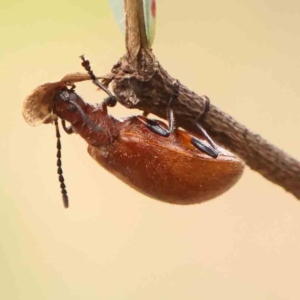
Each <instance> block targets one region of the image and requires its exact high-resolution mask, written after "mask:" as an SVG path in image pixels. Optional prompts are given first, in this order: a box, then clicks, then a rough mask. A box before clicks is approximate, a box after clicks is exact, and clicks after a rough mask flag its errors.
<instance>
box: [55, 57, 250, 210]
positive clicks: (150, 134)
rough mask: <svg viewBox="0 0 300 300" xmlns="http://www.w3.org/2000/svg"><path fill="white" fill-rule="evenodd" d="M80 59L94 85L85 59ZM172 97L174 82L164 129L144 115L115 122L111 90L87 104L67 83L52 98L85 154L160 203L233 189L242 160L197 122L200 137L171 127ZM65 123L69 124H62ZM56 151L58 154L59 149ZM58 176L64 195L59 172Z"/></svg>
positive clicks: (195, 199) (187, 200)
mask: <svg viewBox="0 0 300 300" xmlns="http://www.w3.org/2000/svg"><path fill="white" fill-rule="evenodd" d="M82 59H83V66H84V67H85V68H86V69H87V70H88V72H89V74H90V75H91V76H92V79H93V80H94V83H95V84H96V85H98V86H99V84H100V83H99V82H98V81H97V79H96V77H95V76H94V74H93V72H92V71H91V69H90V66H89V62H88V61H87V60H85V59H84V58H83V57H82ZM100 87H101V88H102V86H100ZM175 87H176V85H175ZM108 93H109V92H108ZM177 95H178V85H177V89H176V88H175V92H174V96H173V97H172V99H171V101H170V105H169V108H168V120H169V127H168V126H166V124H164V123H163V122H160V121H157V120H150V119H147V118H146V117H144V116H132V117H129V118H126V119H122V120H117V119H115V118H113V117H112V116H110V115H108V112H107V106H114V105H115V104H116V99H115V97H114V96H112V95H111V94H110V93H109V98H107V99H106V100H105V101H104V102H103V103H102V104H100V105H91V104H89V103H86V102H84V101H83V99H82V98H81V97H80V96H78V94H76V93H75V90H74V88H70V89H69V88H67V87H65V88H62V89H61V90H60V91H59V92H58V93H57V94H56V96H55V97H54V101H53V113H54V114H55V115H56V116H57V117H59V118H60V119H61V120H62V124H63V128H64V129H65V131H66V132H67V133H73V132H74V133H78V134H79V135H81V137H82V138H83V139H85V140H86V142H87V143H88V153H89V154H90V155H91V156H92V157H93V158H94V159H95V160H96V161H97V162H98V163H99V164H100V165H101V166H103V167H104V168H105V169H106V170H108V171H109V172H111V173H113V174H114V175H115V176H116V177H118V178H119V179H121V180H122V181H124V182H125V183H127V184H128V185H129V186H131V187H132V188H134V189H136V190H137V191H139V192H141V193H143V194H145V195H147V196H149V197H151V198H155V199H158V200H161V201H164V202H169V203H176V204H193V203H200V202H203V201H206V200H209V199H211V198H214V197H216V196H218V195H220V194H222V193H224V192H225V191H227V190H228V189H229V188H230V187H232V186H233V185H234V184H235V183H236V182H237V181H238V179H239V178H240V177H241V175H242V173H243V169H244V164H243V162H242V161H241V160H240V159H239V158H237V157H236V156H235V155H234V154H232V153H231V152H229V151H227V150H225V149H224V148H222V147H220V146H217V145H215V144H214V143H213V142H212V140H211V139H210V138H209V136H208V135H207V134H206V133H205V131H204V130H203V128H202V127H201V126H200V125H199V126H198V127H199V128H200V129H201V131H202V134H203V137H202V136H195V135H193V134H191V133H189V132H187V131H183V130H180V129H176V128H175V126H174V117H173V113H172V109H171V103H172V101H173V100H174V98H176V97H177ZM205 112H206V111H205ZM201 116H203V114H202V115H201ZM199 119H201V118H199ZM65 121H67V122H69V123H70V124H71V126H70V127H66V125H65ZM198 121H199V120H198ZM205 139H206V140H208V142H209V144H210V145H208V144H207V143H206V142H205ZM59 146H60V144H59ZM58 151H59V156H60V148H59V150H58ZM60 169H61V168H60V166H59V170H60ZM59 174H60V176H61V175H62V174H61V173H60V172H59ZM61 178H62V180H61ZM60 180H61V184H62V192H63V195H64V197H67V196H66V192H65V186H64V183H63V177H62V176H61V177H60ZM65 202H66V199H65ZM65 206H67V205H65Z"/></svg>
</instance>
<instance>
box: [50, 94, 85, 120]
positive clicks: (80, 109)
mask: <svg viewBox="0 0 300 300" xmlns="http://www.w3.org/2000/svg"><path fill="white" fill-rule="evenodd" d="M85 106H86V103H85V102H84V101H83V100H82V98H81V97H80V96H79V95H78V94H76V92H75V91H74V89H72V88H71V89H68V88H63V89H61V90H59V91H58V93H57V94H56V95H55V97H54V101H53V112H54V113H55V114H56V115H57V116H58V117H59V118H61V119H62V120H66V121H68V122H70V123H73V122H76V121H77V120H80V119H82V115H83V114H84V108H85Z"/></svg>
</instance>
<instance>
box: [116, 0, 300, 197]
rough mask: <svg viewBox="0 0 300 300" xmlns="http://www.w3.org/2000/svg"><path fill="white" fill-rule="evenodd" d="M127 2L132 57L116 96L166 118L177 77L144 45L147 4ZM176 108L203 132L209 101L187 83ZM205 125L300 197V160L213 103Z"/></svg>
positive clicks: (187, 124) (120, 71) (181, 119)
mask: <svg viewBox="0 0 300 300" xmlns="http://www.w3.org/2000/svg"><path fill="white" fill-rule="evenodd" d="M125 3H126V6H125V9H126V16H127V20H126V24H127V25H128V27H127V28H126V48H127V54H126V55H125V56H124V57H123V58H122V59H121V60H120V61H119V63H118V64H117V65H116V66H115V67H114V68H113V70H112V73H113V74H114V92H115V94H116V96H117V99H118V101H119V102H120V103H122V104H123V105H125V106H126V107H128V108H138V109H141V110H143V111H147V112H151V113H153V114H155V115H157V116H159V117H162V118H165V117H166V107H167V103H168V101H169V99H170V97H171V94H172V91H173V82H174V78H172V77H171V76H170V75H169V74H168V73H167V72H166V71H165V70H164V69H163V67H162V66H161V65H160V64H159V63H158V62H157V60H156V58H155V56H154V54H153V53H152V52H151V50H150V49H148V48H147V43H145V42H144V39H145V29H144V27H143V26H144V24H143V23H142V21H141V20H142V18H141V12H140V9H141V5H142V1H141V0H125ZM134 28H135V29H134ZM137 28H138V29H137ZM173 108H174V113H175V117H176V121H177V124H178V125H179V126H181V127H183V128H185V129H187V130H190V131H192V132H195V133H198V130H197V127H196V125H195V119H196V117H197V116H198V115H199V113H200V112H201V111H202V110H203V108H204V99H203V98H202V97H200V96H198V95H197V94H195V93H194V92H192V91H190V90H189V89H188V88H187V87H185V86H184V85H182V84H181V85H180V95H179V98H178V103H177V104H175V105H174V106H173ZM203 126H204V127H205V128H206V129H207V131H208V132H209V133H210V134H211V136H212V137H213V138H214V139H215V140H216V141H217V142H218V143H221V144H222V145H224V146H225V147H226V148H228V149H230V150H231V151H233V152H235V153H236V154H237V155H239V156H240V157H241V158H242V159H243V160H244V161H245V163H246V164H247V165H248V166H249V167H250V168H252V169H253V170H255V171H257V172H259V173H260V174H261V175H263V176H264V177H265V178H267V179H268V180H270V181H272V182H274V183H275V184H277V185H280V186H282V187H283V188H284V189H286V190H287V191H288V192H290V193H292V194H293V195H294V196H295V197H296V198H298V199H300V163H299V162H298V161H297V160H295V159H293V158H292V157H291V156H289V155H288V154H286V153H285V152H283V151H282V150H280V149H278V148H277V147H275V146H273V145H271V144H269V143H268V142H267V141H266V140H264V139H263V138H262V137H260V136H259V135H258V134H255V133H253V132H251V131H250V130H249V129H247V128H246V127H245V126H244V125H242V124H240V123H238V122H237V121H236V120H234V119H233V118H232V117H231V116H229V115H228V114H226V113H224V112H222V111H221V110H220V109H219V108H217V107H215V106H214V105H211V108H210V111H209V113H208V114H207V116H206V118H205V120H204V122H203Z"/></svg>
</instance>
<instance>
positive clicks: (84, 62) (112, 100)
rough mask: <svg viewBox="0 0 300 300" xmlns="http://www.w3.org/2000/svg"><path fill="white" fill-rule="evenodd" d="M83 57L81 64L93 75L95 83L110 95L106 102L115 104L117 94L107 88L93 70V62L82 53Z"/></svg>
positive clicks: (81, 56)
mask: <svg viewBox="0 0 300 300" xmlns="http://www.w3.org/2000/svg"><path fill="white" fill-rule="evenodd" d="M79 57H80V58H81V59H82V63H81V65H82V66H83V67H84V69H85V70H86V71H87V72H88V74H89V75H90V76H91V79H92V80H93V83H94V84H95V85H96V86H97V87H99V88H100V89H102V90H103V91H104V92H105V93H106V94H107V95H108V98H107V99H106V100H105V102H106V103H107V105H108V106H115V105H116V103H117V99H116V96H114V95H113V94H112V93H111V91H110V90H109V89H108V88H106V87H105V86H104V84H102V83H101V82H100V81H99V80H98V79H97V77H96V76H95V74H94V72H93V70H92V67H91V64H90V61H89V60H87V59H85V57H84V55H80V56H79Z"/></svg>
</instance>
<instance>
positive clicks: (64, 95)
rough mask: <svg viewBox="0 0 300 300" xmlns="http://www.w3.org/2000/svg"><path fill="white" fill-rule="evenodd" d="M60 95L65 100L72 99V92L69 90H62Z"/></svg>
mask: <svg viewBox="0 0 300 300" xmlns="http://www.w3.org/2000/svg"><path fill="white" fill-rule="evenodd" d="M60 96H61V98H62V99H63V100H64V101H69V99H70V93H69V91H67V90H63V91H61V92H60Z"/></svg>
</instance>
